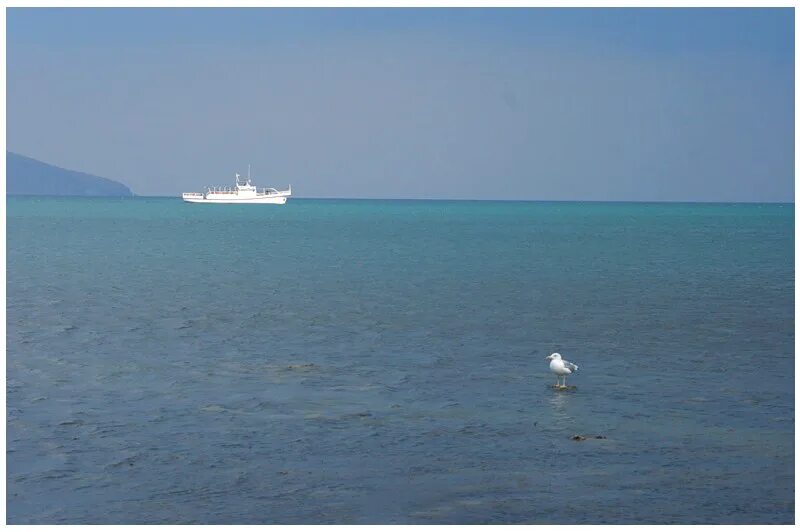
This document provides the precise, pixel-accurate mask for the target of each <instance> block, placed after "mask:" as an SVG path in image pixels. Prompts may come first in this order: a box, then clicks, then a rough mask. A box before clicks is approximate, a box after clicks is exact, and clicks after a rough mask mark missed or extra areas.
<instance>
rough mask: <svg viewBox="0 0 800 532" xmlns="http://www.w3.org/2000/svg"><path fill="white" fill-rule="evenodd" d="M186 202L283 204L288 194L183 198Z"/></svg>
mask: <svg viewBox="0 0 800 532" xmlns="http://www.w3.org/2000/svg"><path fill="white" fill-rule="evenodd" d="M183 201H185V202H186V203H226V204H238V205H283V204H284V203H286V196H277V197H272V198H241V199H236V198H224V199H207V198H197V197H192V198H186V197H185V198H183Z"/></svg>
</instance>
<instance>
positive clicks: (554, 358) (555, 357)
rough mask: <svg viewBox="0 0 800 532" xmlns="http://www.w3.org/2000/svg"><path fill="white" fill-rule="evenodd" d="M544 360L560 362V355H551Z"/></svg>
mask: <svg viewBox="0 0 800 532" xmlns="http://www.w3.org/2000/svg"><path fill="white" fill-rule="evenodd" d="M545 360H561V355H559V354H558V353H553V354H552V355H550V356H549V357H545Z"/></svg>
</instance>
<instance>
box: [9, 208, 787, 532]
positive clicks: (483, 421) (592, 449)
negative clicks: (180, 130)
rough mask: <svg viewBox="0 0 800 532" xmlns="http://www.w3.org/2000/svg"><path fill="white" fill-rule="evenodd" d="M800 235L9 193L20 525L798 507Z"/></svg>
mask: <svg viewBox="0 0 800 532" xmlns="http://www.w3.org/2000/svg"><path fill="white" fill-rule="evenodd" d="M793 226H794V206H793V205H692V204H685V205H680V204H599V203H513V202H509V203H505V202H424V201H343V200H342V201H338V200H328V201H323V200H318V201H315V200H291V201H290V202H289V203H288V204H287V205H286V206H283V207H274V206H261V207H258V206H256V207H254V206H204V205H186V204H183V203H181V202H180V201H178V200H174V199H147V198H136V199H132V200H109V199H76V198H72V199H58V198H10V199H8V202H7V278H8V280H7V283H8V284H7V312H8V316H7V346H8V353H7V358H6V364H7V379H8V380H7V515H8V521H9V522H10V523H642V522H645V523H790V522H793V520H794V502H793V501H794V306H793V304H794V303H793V296H794V263H793V253H794V237H793ZM556 350H557V351H559V352H560V353H562V354H563V355H564V357H565V358H567V359H568V360H572V361H574V362H577V363H578V364H579V365H580V367H581V369H580V371H579V372H578V375H576V376H575V377H573V378H570V384H574V385H576V386H577V390H575V391H572V392H569V393H558V392H555V391H554V390H552V389H550V388H548V386H549V385H551V384H552V383H554V382H555V379H554V378H553V377H552V376H551V375H550V374H549V371H548V368H547V362H546V361H545V360H544V357H545V356H547V355H548V354H549V353H551V352H553V351H556ZM575 434H585V435H604V436H606V437H607V438H606V439H602V440H601V439H589V440H586V441H573V440H571V439H570V437H571V436H573V435H575Z"/></svg>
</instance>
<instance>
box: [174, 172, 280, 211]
mask: <svg viewBox="0 0 800 532" xmlns="http://www.w3.org/2000/svg"><path fill="white" fill-rule="evenodd" d="M240 178H241V176H240V175H239V174H236V185H235V186H234V187H207V188H206V191H205V192H184V193H183V195H182V197H183V201H186V202H189V203H247V204H248V205H249V204H251V203H272V204H277V205H283V204H284V203H286V199H287V198H288V197H289V196H291V195H292V185H289V188H288V189H286V190H275V189H274V188H262V189H261V190H258V189H257V188H256V187H255V185H253V184H252V183H251V182H250V167H249V166H248V167H247V179H240Z"/></svg>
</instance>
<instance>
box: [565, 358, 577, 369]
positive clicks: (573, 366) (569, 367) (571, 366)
mask: <svg viewBox="0 0 800 532" xmlns="http://www.w3.org/2000/svg"><path fill="white" fill-rule="evenodd" d="M564 367H565V368H567V369H569V370H572V371H575V370H577V369H578V365H577V364H573V363H572V362H567V361H566V360H565V361H564Z"/></svg>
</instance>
